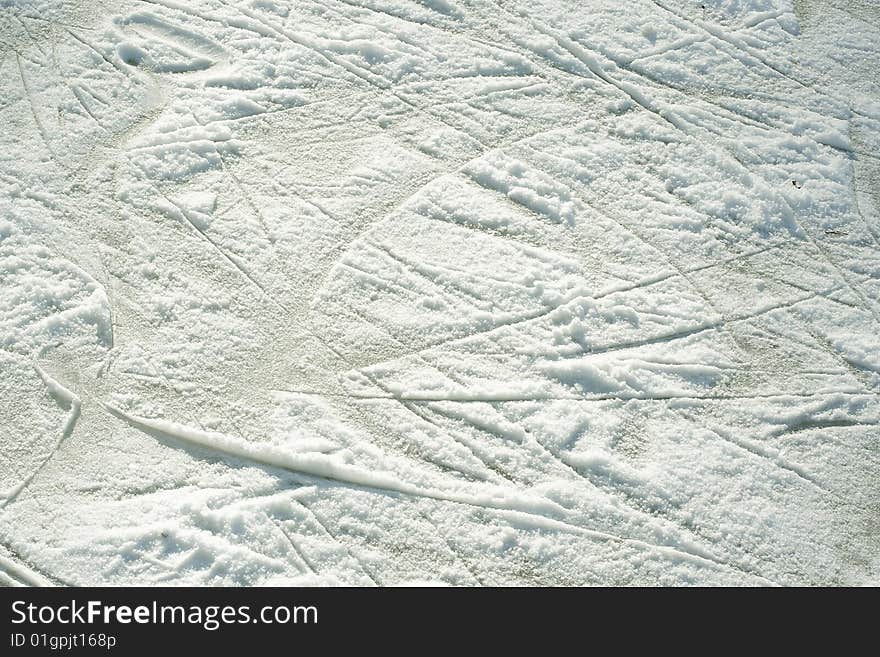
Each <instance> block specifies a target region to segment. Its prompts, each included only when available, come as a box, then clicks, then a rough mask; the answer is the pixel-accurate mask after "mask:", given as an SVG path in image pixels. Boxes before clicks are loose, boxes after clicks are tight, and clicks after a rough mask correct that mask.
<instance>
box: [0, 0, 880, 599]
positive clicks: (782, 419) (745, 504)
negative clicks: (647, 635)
mask: <svg viewBox="0 0 880 657" xmlns="http://www.w3.org/2000/svg"><path fill="white" fill-rule="evenodd" d="M878 70H880V8H878V5H877V3H876V2H871V1H868V0H863V1H860V2H857V1H851V2H847V1H846V0H833V1H824V0H816V1H802V0H797V1H795V2H794V3H792V2H790V1H788V0H705V1H704V2H702V3H699V2H686V1H684V0H656V1H654V0H633V1H632V2H617V1H613V0H596V1H592V2H577V1H574V0H571V1H568V2H564V1H558V0H539V1H528V2H527V1H524V0H523V1H519V2H511V1H500V2H491V1H488V0H419V1H416V0H361V1H356V0H320V1H318V0H315V1H312V0H290V1H287V2H284V1H281V0H278V1H274V0H199V1H197V2H189V1H184V0H143V1H134V2H92V1H89V0H84V1H80V2H76V1H67V0H65V1H64V2H62V1H61V0H0V125H2V128H0V347H2V349H0V583H6V584H10V583H14V584H46V583H55V584H85V585H90V584H114V585H125V584H196V585H202V584H204V585H216V584H235V585H260V584H308V585H311V584H316V585H318V584H352V585H372V584H379V585H392V584H401V583H412V582H421V583H424V582H438V583H448V584H456V585H477V584H486V585H493V584H496V585H497V584H520V585H534V584H545V585H546V584H550V585H572V584H576V585H581V584H736V585H767V584H783V585H804V584H809V585H824V584H865V583H874V584H877V583H880V537H878V536H880V477H878V469H880V429H878V424H880V403H878V393H880V337H878V336H880V241H878V240H880V148H878V146H880V76H878V73H877V71H878Z"/></svg>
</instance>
